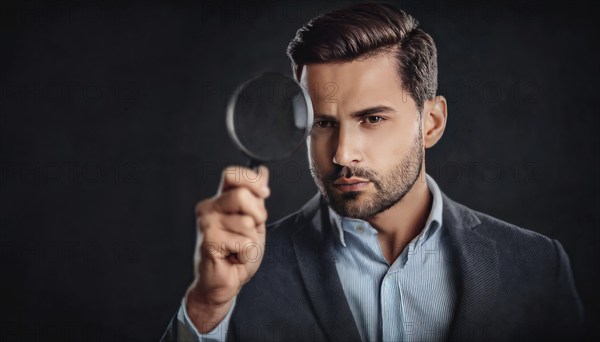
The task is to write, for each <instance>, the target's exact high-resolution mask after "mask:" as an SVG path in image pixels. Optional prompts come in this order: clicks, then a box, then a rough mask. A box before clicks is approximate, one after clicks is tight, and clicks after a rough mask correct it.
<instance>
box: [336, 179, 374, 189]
mask: <svg viewBox="0 0 600 342" xmlns="http://www.w3.org/2000/svg"><path fill="white" fill-rule="evenodd" d="M369 183H370V181H368V180H366V179H360V178H343V179H338V180H336V181H335V182H333V186H334V187H335V188H336V189H338V190H340V191H341V192H348V191H361V190H364V189H365V188H366V187H367V186H368V185H369Z"/></svg>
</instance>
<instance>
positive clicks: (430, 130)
mask: <svg viewBox="0 0 600 342" xmlns="http://www.w3.org/2000/svg"><path fill="white" fill-rule="evenodd" d="M422 115H423V145H424V147H425V148H430V147H432V146H433V145H435V144H436V143H437V142H438V140H440V138H441V137H442V134H444V129H445V128H446V120H447V118H448V105H447V102H446V99H445V98H444V97H443V96H439V95H438V96H436V97H435V98H433V99H431V100H427V101H425V103H424V104H423V114H422Z"/></svg>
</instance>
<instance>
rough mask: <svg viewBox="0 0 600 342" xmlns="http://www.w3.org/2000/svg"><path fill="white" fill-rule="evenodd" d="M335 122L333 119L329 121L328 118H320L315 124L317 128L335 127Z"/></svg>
mask: <svg viewBox="0 0 600 342" xmlns="http://www.w3.org/2000/svg"><path fill="white" fill-rule="evenodd" d="M333 125H334V122H333V121H327V120H318V121H315V124H314V126H315V127H317V128H328V127H333Z"/></svg>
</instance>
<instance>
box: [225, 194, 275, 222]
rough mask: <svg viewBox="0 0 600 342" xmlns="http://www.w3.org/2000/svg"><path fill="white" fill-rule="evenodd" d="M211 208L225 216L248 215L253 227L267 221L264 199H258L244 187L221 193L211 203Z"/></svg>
mask: <svg viewBox="0 0 600 342" xmlns="http://www.w3.org/2000/svg"><path fill="white" fill-rule="evenodd" d="M213 208H214V209H215V210H217V211H219V212H222V213H227V214H242V215H250V216H252V218H253V219H254V221H255V226H257V225H260V224H262V223H264V222H266V221H267V210H266V209H265V203H264V199H258V198H256V196H254V195H253V194H252V193H251V192H250V190H248V189H247V188H245V187H241V188H236V189H233V190H230V191H227V192H225V193H223V194H222V195H221V196H219V197H217V198H216V199H215V201H214V202H213Z"/></svg>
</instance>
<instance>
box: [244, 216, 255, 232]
mask: <svg viewBox="0 0 600 342" xmlns="http://www.w3.org/2000/svg"><path fill="white" fill-rule="evenodd" d="M240 225H241V226H242V227H243V228H246V229H249V228H253V227H254V226H255V225H256V223H255V222H254V219H253V218H252V217H250V216H247V215H244V216H242V217H241V218H240Z"/></svg>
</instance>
